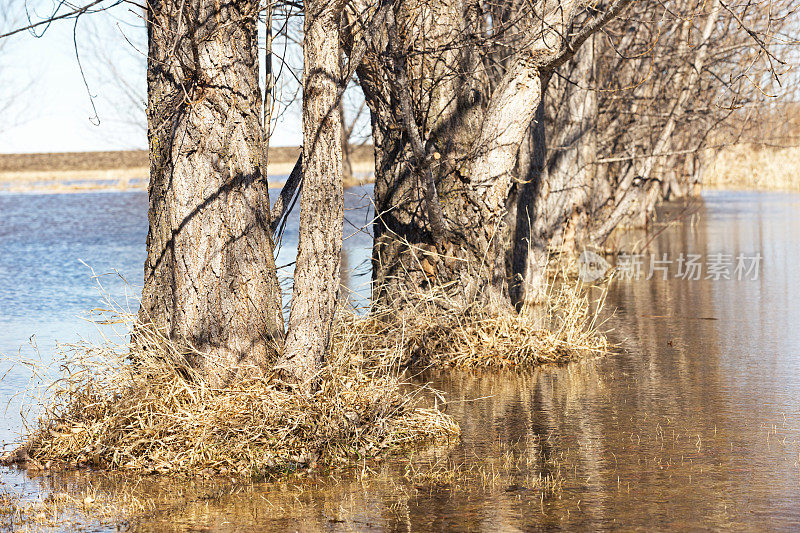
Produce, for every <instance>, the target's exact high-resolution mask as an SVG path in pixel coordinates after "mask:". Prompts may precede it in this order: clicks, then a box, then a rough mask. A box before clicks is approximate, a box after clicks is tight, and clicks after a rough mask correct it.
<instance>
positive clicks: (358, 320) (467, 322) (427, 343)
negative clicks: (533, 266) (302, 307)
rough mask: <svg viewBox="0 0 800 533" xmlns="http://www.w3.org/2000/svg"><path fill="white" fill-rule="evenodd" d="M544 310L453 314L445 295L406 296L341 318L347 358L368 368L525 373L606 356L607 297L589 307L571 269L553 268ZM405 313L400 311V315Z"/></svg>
mask: <svg viewBox="0 0 800 533" xmlns="http://www.w3.org/2000/svg"><path fill="white" fill-rule="evenodd" d="M551 267H552V270H554V272H550V273H549V277H550V279H551V282H550V283H549V285H548V287H547V290H546V293H547V299H546V304H543V305H540V306H537V307H533V308H532V307H523V308H522V309H521V310H520V311H519V312H513V311H509V312H504V313H499V314H498V313H491V312H488V311H487V310H485V309H483V308H481V307H480V306H469V307H467V308H466V309H464V308H458V307H457V306H456V305H454V304H453V303H452V299H450V298H448V297H447V295H446V291H437V290H432V291H428V292H426V293H415V294H413V295H406V296H407V297H406V298H404V305H397V304H395V305H394V306H393V307H391V308H388V309H373V310H372V311H371V312H370V313H369V314H368V315H366V316H364V317H359V316H355V315H351V316H347V317H342V319H341V321H342V322H343V326H344V327H340V328H339V329H340V331H339V332H338V335H340V336H341V335H343V331H348V332H349V335H350V336H351V337H352V340H351V341H350V343H349V344H350V346H351V348H350V349H351V350H352V353H354V354H357V355H358V356H359V357H360V358H361V359H363V360H366V361H377V360H380V359H381V358H385V357H390V356H391V355H392V354H398V353H399V354H400V357H401V358H402V359H401V360H402V362H403V364H404V365H405V366H410V367H415V368H425V367H457V368H464V369H472V368H490V369H513V370H526V369H531V368H533V367H535V366H538V365H543V364H564V363H568V362H570V361H574V360H577V359H580V358H583V357H587V356H593V355H601V354H605V353H607V352H608V351H609V349H610V347H609V343H608V341H607V339H606V337H605V335H603V333H602V332H601V331H600V330H599V323H598V322H599V313H600V311H601V310H602V307H603V304H604V302H605V296H606V293H607V286H606V287H605V288H600V287H597V288H598V289H599V290H600V296H599V298H597V300H596V301H590V298H589V296H588V289H590V288H589V287H586V286H585V285H584V284H583V283H581V282H580V281H577V280H576V279H575V272H573V271H574V270H576V268H577V267H576V266H575V265H574V264H572V263H570V264H568V265H566V264H565V265H561V264H557V263H556V262H553V263H552V264H551ZM399 307H402V309H398V308H399Z"/></svg>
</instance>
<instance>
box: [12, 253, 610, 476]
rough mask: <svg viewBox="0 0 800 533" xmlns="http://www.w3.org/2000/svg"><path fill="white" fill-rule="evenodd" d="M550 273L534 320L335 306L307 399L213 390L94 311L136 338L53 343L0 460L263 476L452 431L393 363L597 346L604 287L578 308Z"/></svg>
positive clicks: (154, 340) (485, 364)
mask: <svg viewBox="0 0 800 533" xmlns="http://www.w3.org/2000/svg"><path fill="white" fill-rule="evenodd" d="M552 278H553V279H554V281H553V282H552V283H551V285H550V288H549V296H550V297H549V303H548V305H547V306H546V307H545V308H543V309H541V310H539V311H536V312H534V311H533V310H530V309H524V310H523V311H522V312H521V313H519V314H517V313H508V314H501V315H490V314H487V313H485V312H481V311H479V310H474V309H472V310H468V311H464V312H459V313H455V312H453V313H443V312H442V311H441V306H440V305H439V304H440V303H441V302H438V301H435V300H436V299H437V297H436V296H435V295H432V294H427V297H428V298H429V299H428V300H425V299H419V298H417V299H416V301H418V302H419V303H418V304H417V306H416V307H415V308H413V309H405V310H403V311H402V312H398V311H397V310H396V309H388V310H383V311H380V310H375V309H373V310H372V312H371V313H369V314H367V315H361V316H359V315H357V314H355V313H354V312H352V311H343V310H342V311H340V312H339V313H338V314H337V318H336V320H335V323H334V331H333V336H332V345H331V353H330V359H329V361H328V362H327V364H326V366H325V367H324V368H323V369H322V370H321V371H320V373H319V376H318V380H317V382H318V383H319V385H318V387H317V388H316V389H315V390H314V391H313V392H311V393H304V392H301V391H299V390H296V389H293V388H289V387H287V386H286V385H285V384H283V383H281V382H280V381H278V380H273V379H272V377H271V376H266V377H259V378H248V379H246V380H243V381H241V382H239V383H237V384H236V385H235V386H232V387H224V388H215V387H213V386H211V385H210V384H209V383H208V382H207V381H205V380H204V378H203V376H202V375H201V374H199V373H198V372H197V371H196V370H194V368H195V367H194V366H193V364H192V363H191V361H192V360H194V359H195V358H196V357H197V355H198V354H196V353H194V352H192V350H191V349H188V348H185V347H181V346H178V345H176V344H175V343H173V342H172V341H170V340H169V339H168V338H166V337H164V336H163V335H162V334H161V333H159V332H158V331H157V330H155V329H153V328H151V327H146V326H142V325H141V324H136V323H135V317H134V316H132V315H130V314H124V313H121V312H116V311H113V312H112V311H105V312H104V313H105V314H104V315H101V317H100V318H101V319H102V320H103V322H102V323H106V324H108V323H111V324H118V325H122V326H123V329H124V330H125V331H130V330H131V329H132V328H134V326H135V328H136V331H137V335H136V336H135V340H134V341H132V343H131V344H129V343H127V342H126V343H123V344H115V343H113V342H110V341H106V342H105V343H103V344H100V345H93V344H89V343H80V344H76V345H66V346H63V347H61V348H60V352H59V354H58V356H57V357H56V360H55V363H54V366H57V368H58V372H59V375H58V377H57V378H56V379H55V380H54V381H52V382H50V384H49V385H48V386H47V387H46V389H44V392H43V394H42V395H41V396H40V397H38V398H37V399H36V404H37V405H39V406H41V408H42V411H41V412H40V413H39V414H38V416H37V419H36V420H35V421H34V423H33V424H31V425H30V426H29V427H30V428H31V429H29V431H28V435H27V437H26V438H25V440H24V442H23V445H22V446H20V447H19V448H17V450H15V452H13V453H12V454H11V455H9V456H8V457H6V458H5V461H6V462H20V463H24V464H25V466H26V467H27V468H28V470H29V471H34V472H35V471H37V470H46V469H64V468H77V467H84V466H91V467H96V468H102V469H120V470H124V471H130V472H136V473H159V474H184V475H193V476H203V477H211V476H215V475H219V474H224V475H236V476H245V477H251V478H257V479H262V478H268V477H274V476H276V475H283V474H285V473H289V472H293V471H296V470H298V469H306V468H307V469H312V470H313V469H316V468H325V469H330V468H335V467H337V466H346V465H347V464H350V463H352V462H353V461H354V460H359V461H361V460H364V459H369V458H377V457H380V456H382V455H384V454H386V453H389V452H392V451H396V450H398V449H402V448H403V447H405V446H406V445H410V444H412V443H417V442H421V441H435V440H438V439H450V438H453V437H456V436H457V435H458V434H459V428H458V426H457V425H456V424H455V422H454V421H453V420H452V418H450V417H449V416H447V415H445V414H443V413H442V412H440V411H439V410H438V409H437V408H436V406H434V407H433V408H431V407H430V403H431V402H430V398H434V401H438V400H436V398H438V397H437V396H436V391H432V390H431V389H429V388H428V387H427V386H423V387H415V386H413V385H412V384H411V383H407V382H404V381H403V378H402V376H403V368H404V367H407V366H413V365H417V366H419V365H422V366H426V367H427V366H431V365H434V366H455V367H462V368H495V369H500V368H510V369H527V368H531V367H533V366H535V365H539V364H547V363H564V362H567V361H570V360H574V359H577V358H578V357H582V356H585V355H591V354H599V353H604V352H606V351H607V350H608V343H607V341H606V339H605V337H604V336H603V335H602V334H601V333H600V332H599V331H598V324H597V317H598V313H599V311H600V308H601V307H602V303H603V300H604V297H605V290H603V291H602V295H601V297H600V298H598V300H597V301H596V302H591V301H590V300H589V297H588V295H587V294H588V293H587V288H586V287H584V286H583V285H582V284H581V283H580V282H577V281H575V280H574V279H573V278H572V277H571V276H570V273H569V268H568V267H564V266H563V265H561V266H559V267H558V269H556V270H555V271H554V272H552ZM42 375H44V374H42ZM40 381H46V380H40ZM427 393H433V394H432V395H431V394H427ZM425 402H427V403H425ZM426 405H427V407H426Z"/></svg>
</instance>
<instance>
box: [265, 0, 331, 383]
mask: <svg viewBox="0 0 800 533" xmlns="http://www.w3.org/2000/svg"><path fill="white" fill-rule="evenodd" d="M339 16H340V8H339V6H338V5H337V4H336V3H331V2H326V1H325V0H307V1H306V3H305V32H304V39H303V58H304V71H303V187H302V190H301V193H300V241H299V244H298V254H297V263H296V266H295V272H294V292H293V296H292V309H291V312H290V315H289V328H288V333H287V336H286V344H285V346H284V352H283V355H282V357H281V360H280V363H279V364H278V366H277V368H279V369H281V370H283V371H285V372H286V373H287V374H288V376H289V378H290V379H292V380H294V381H297V382H299V383H302V384H303V385H304V387H309V386H310V385H311V380H312V378H313V376H314V375H315V373H316V371H317V370H318V369H319V368H320V366H321V364H322V362H323V361H324V357H325V353H326V350H327V347H328V342H329V340H330V331H331V324H332V322H333V315H334V311H335V305H336V295H337V292H338V290H339V278H340V255H341V249H342V221H343V214H344V208H343V192H342V125H341V115H340V114H339V97H340V91H339V85H340V83H341V79H342V77H341V72H340V66H339V58H340V53H341V49H340V45H339V25H338V23H339Z"/></svg>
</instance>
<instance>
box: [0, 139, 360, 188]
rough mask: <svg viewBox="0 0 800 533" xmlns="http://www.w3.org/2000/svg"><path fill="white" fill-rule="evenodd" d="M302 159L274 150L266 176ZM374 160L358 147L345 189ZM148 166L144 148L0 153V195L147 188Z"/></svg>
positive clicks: (290, 150)
mask: <svg viewBox="0 0 800 533" xmlns="http://www.w3.org/2000/svg"><path fill="white" fill-rule="evenodd" d="M299 155H300V147H298V146H290V147H275V148H271V149H270V151H269V161H268V166H267V175H268V176H269V177H270V178H272V177H278V176H281V177H285V176H288V175H289V173H290V172H291V171H292V168H293V167H294V164H295V162H296V161H297V158H298V157H299ZM373 161H374V160H373V155H372V146H359V147H356V148H355V149H354V151H353V156H352V167H353V174H354V175H355V176H356V178H354V179H352V180H348V181H347V182H346V183H345V187H352V186H356V185H360V184H363V183H369V182H371V181H372V174H373V172H374V169H375V167H374V162H373ZM149 164H150V163H149V154H148V152H147V151H146V150H121V151H113V152H64V153H41V154H0V192H42V193H67V192H86V191H125V190H144V189H146V188H147V183H148V176H149V172H150V169H149ZM282 185H283V181H282V180H274V179H270V182H269V186H270V187H271V188H276V187H281V186H282Z"/></svg>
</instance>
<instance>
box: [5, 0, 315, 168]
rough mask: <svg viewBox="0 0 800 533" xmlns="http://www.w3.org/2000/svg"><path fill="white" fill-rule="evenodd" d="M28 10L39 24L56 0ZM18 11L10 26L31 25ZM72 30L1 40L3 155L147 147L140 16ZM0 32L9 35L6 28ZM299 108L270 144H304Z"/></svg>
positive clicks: (283, 119) (64, 26)
mask: <svg viewBox="0 0 800 533" xmlns="http://www.w3.org/2000/svg"><path fill="white" fill-rule="evenodd" d="M15 2H17V0H0V12H2V11H3V10H6V12H8V10H9V9H10V8H11V7H13V6H12V4H13V3H15ZM20 5H21V4H20ZM28 6H29V11H30V12H31V18H32V20H33V21H37V20H40V19H42V18H44V17H45V16H46V15H47V14H48V13H51V12H52V10H53V7H54V2H53V1H52V0H28ZM17 12H18V13H19V15H20V16H19V17H18V18H17V20H16V23H14V24H6V26H7V27H9V26H10V27H13V28H16V27H20V26H25V25H27V21H26V19H25V14H24V10H18V11H17ZM0 24H1V23H0ZM74 29H75V21H74V20H73V19H71V20H63V21H57V22H55V23H53V24H52V25H51V26H50V27H48V28H47V31H45V32H44V34H43V35H42V36H41V37H38V38H37V37H35V36H34V35H32V34H31V33H30V32H23V33H21V34H17V35H15V36H13V37H11V38H8V39H6V40H4V41H0V153H31V152H71V151H94V150H125V149H144V148H146V147H147V140H146V128H145V117H144V112H143V110H142V109H143V106H144V103H143V100H144V99H145V95H146V86H145V83H146V77H145V66H146V58H145V56H144V52H146V49H147V47H146V34H145V31H144V28H143V25H142V21H141V18H140V17H139V16H138V15H137V14H136V13H134V12H132V11H131V8H130V6H125V5H123V6H118V7H116V8H114V9H113V10H111V11H110V12H104V13H94V14H91V15H86V16H83V17H81V19H80V20H79V21H78V25H77V30H76V31H75V32H73V30H74ZM6 31H7V30H6ZM0 33H4V31H2V28H0ZM40 33H41V32H40ZM73 35H74V36H75V37H76V40H77V45H78V46H77V49H78V52H79V57H80V64H81V65H82V66H83V71H84V74H85V78H86V83H84V79H83V76H82V75H81V68H80V67H79V64H78V60H77V59H76V53H75V50H76V47H75V45H74V43H73ZM115 73H117V75H115ZM120 78H121V79H122V80H123V81H122V82H120V81H119V79H120ZM289 78H290V77H287V80H288V81H283V82H282V83H285V84H287V86H286V87H283V91H282V94H287V95H288V94H293V93H294V91H295V90H296V83H295V82H293V81H292V80H291V79H289ZM293 83H294V86H291V85H292V84H293ZM87 85H88V88H87ZM123 85H125V86H126V87H129V89H128V90H125V89H123V88H122V86H123ZM90 95H91V96H92V98H90ZM92 104H94V107H95V108H96V111H97V112H96V114H95V110H94V109H93V107H92ZM296 107H297V106H296V105H294V106H291V107H290V108H289V109H288V111H286V110H284V112H283V113H281V115H280V117H279V118H278V119H277V120H276V124H275V125H274V126H273V131H274V134H273V136H272V138H271V141H270V142H271V144H272V145H275V146H293V145H299V144H301V139H302V129H301V123H300V113H299V110H298V109H296ZM95 117H96V118H95Z"/></svg>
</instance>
